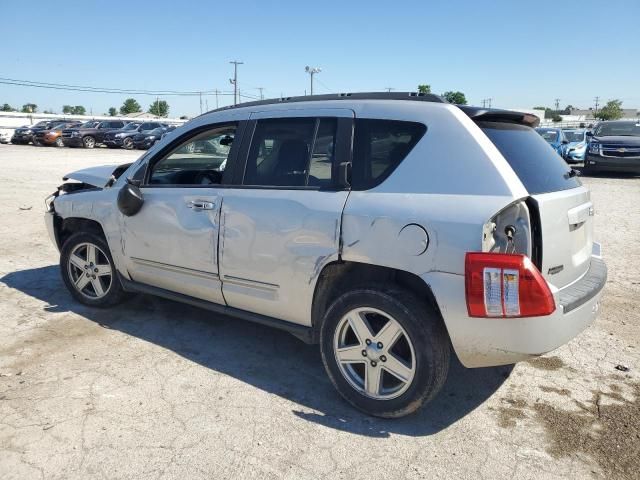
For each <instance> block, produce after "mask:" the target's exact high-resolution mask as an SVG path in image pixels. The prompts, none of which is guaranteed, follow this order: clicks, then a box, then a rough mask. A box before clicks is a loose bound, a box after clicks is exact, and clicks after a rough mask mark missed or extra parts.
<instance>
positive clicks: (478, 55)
mask: <svg viewBox="0 0 640 480" xmlns="http://www.w3.org/2000/svg"><path fill="white" fill-rule="evenodd" d="M147 4H148V5H152V6H147ZM0 21H1V22H0V25H2V27H1V29H0V45H2V54H1V55H0V57H1V58H0V77H8V78H16V79H23V80H35V81H42V82H51V83H70V84H77V85H89V86H97V87H113V88H123V89H149V90H169V89H170V90H181V91H182V90H197V91H199V90H210V89H214V88H218V89H221V90H226V91H229V90H230V89H231V85H230V84H229V77H230V76H231V75H232V66H231V65H229V63H228V62H229V60H233V59H238V60H242V61H244V62H245V64H244V65H242V66H240V69H239V86H240V88H241V90H242V91H245V92H246V93H248V94H251V95H258V90H256V89H255V87H264V89H265V90H264V94H265V97H276V96H280V94H281V93H283V94H285V95H300V94H303V93H304V91H305V89H306V88H308V85H309V79H308V75H307V74H306V73H305V72H304V66H305V65H313V66H319V67H322V70H323V71H322V73H320V74H319V75H317V76H316V79H317V80H318V82H317V83H316V93H326V92H345V91H371V90H382V89H384V87H393V88H395V89H396V90H415V89H416V85H418V84H419V83H429V84H431V86H432V90H433V91H434V92H435V93H442V92H444V91H446V90H461V91H463V92H464V93H465V94H466V95H467V98H468V99H469V101H470V103H474V104H479V103H480V102H481V100H482V99H483V98H488V97H492V98H493V106H498V107H511V108H515V107H521V108H524V107H533V106H534V105H549V106H551V105H552V104H553V101H554V99H555V98H560V99H561V101H560V103H561V105H562V106H565V105H567V104H572V105H574V106H579V107H589V106H592V104H593V97H594V96H595V95H599V96H600V98H601V100H605V101H606V100H607V99H611V98H619V99H622V100H623V101H624V104H623V106H625V107H640V23H639V21H640V1H638V0H628V1H625V0H607V1H601V0H600V1H592V0H583V1H578V0H575V1H569V0H565V1H560V0H555V1H547V0H538V1H534V2H524V1H518V0H504V1H503V0H501V1H491V0H486V1H460V0H448V1H443V2H433V1H426V0H422V1H400V0H396V1H393V2H389V1H384V2H376V1H366V2H355V1H353V2H352V1H348V0H342V1H335V2H334V1H332V0H326V1H321V2H305V1H303V0H296V1H288V0H286V1H277V2H275V1H263V2H249V1H241V0H236V1H230V2H215V1H209V2H207V1H189V0H182V1H175V0H173V1H165V0H156V1H153V2H142V1H120V0H117V1H116V0H110V1H108V2H102V1H101V2H98V1H87V0H84V1H75V0H73V1H72V0H64V1H57V2H56V1H46V2H45V1H38V0H29V1H27V2H24V1H12V0H2V3H1V5H0ZM124 98H125V96H124V95H114V94H95V93H80V92H63V91H51V90H42V89H37V88H26V87H18V86H8V85H0V103H4V102H7V103H10V104H12V105H13V106H21V105H22V104H23V103H27V102H33V103H36V104H38V106H39V107H40V110H43V109H45V108H47V109H49V108H51V109H54V110H56V111H59V110H61V106H62V105H63V104H72V105H78V104H81V105H84V106H86V107H87V109H89V108H91V109H92V110H93V112H94V113H95V114H98V113H103V112H105V111H106V110H107V109H108V108H109V107H110V106H115V107H119V106H120V105H121V104H122V101H123V100H124ZM136 98H137V99H138V101H139V102H140V103H141V104H142V106H143V107H144V108H146V107H147V106H148V105H149V103H151V102H152V101H153V100H154V98H152V97H145V96H142V95H137V96H136ZM164 99H166V100H167V101H168V102H169V104H170V106H171V114H172V115H181V114H189V115H193V114H196V113H199V111H200V107H199V100H198V98H197V97H193V98H191V97H180V98H177V97H165V98H164ZM230 100H231V99H230V97H225V99H224V103H229V102H230ZM221 104H223V102H221ZM208 105H209V108H210V109H211V108H214V107H215V100H214V98H213V97H209V98H208Z"/></svg>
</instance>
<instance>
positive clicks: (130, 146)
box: [122, 137, 133, 150]
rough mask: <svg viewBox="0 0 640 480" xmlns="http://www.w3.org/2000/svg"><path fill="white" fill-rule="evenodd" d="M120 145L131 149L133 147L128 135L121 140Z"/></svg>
mask: <svg viewBox="0 0 640 480" xmlns="http://www.w3.org/2000/svg"><path fill="white" fill-rule="evenodd" d="M122 146H123V147H124V148H126V149H127V150H131V149H132V148H133V140H131V138H129V137H125V139H124V140H122Z"/></svg>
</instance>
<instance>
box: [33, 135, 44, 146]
mask: <svg viewBox="0 0 640 480" xmlns="http://www.w3.org/2000/svg"><path fill="white" fill-rule="evenodd" d="M31 143H33V146H34V147H41V146H42V144H41V143H40V142H39V141H38V140H37V139H36V137H33V138H32V139H31Z"/></svg>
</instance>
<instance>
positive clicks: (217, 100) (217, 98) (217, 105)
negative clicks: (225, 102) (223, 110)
mask: <svg viewBox="0 0 640 480" xmlns="http://www.w3.org/2000/svg"><path fill="white" fill-rule="evenodd" d="M217 109H218V89H217V88H216V110H217Z"/></svg>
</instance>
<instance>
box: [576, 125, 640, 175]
mask: <svg viewBox="0 0 640 480" xmlns="http://www.w3.org/2000/svg"><path fill="white" fill-rule="evenodd" d="M587 136H588V138H589V145H588V147H587V156H586V158H585V160H584V169H583V173H585V174H589V173H591V172H596V171H610V172H624V173H635V174H637V175H640V120H613V121H609V122H601V123H599V124H598V125H597V126H596V127H595V128H594V130H593V132H587Z"/></svg>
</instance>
